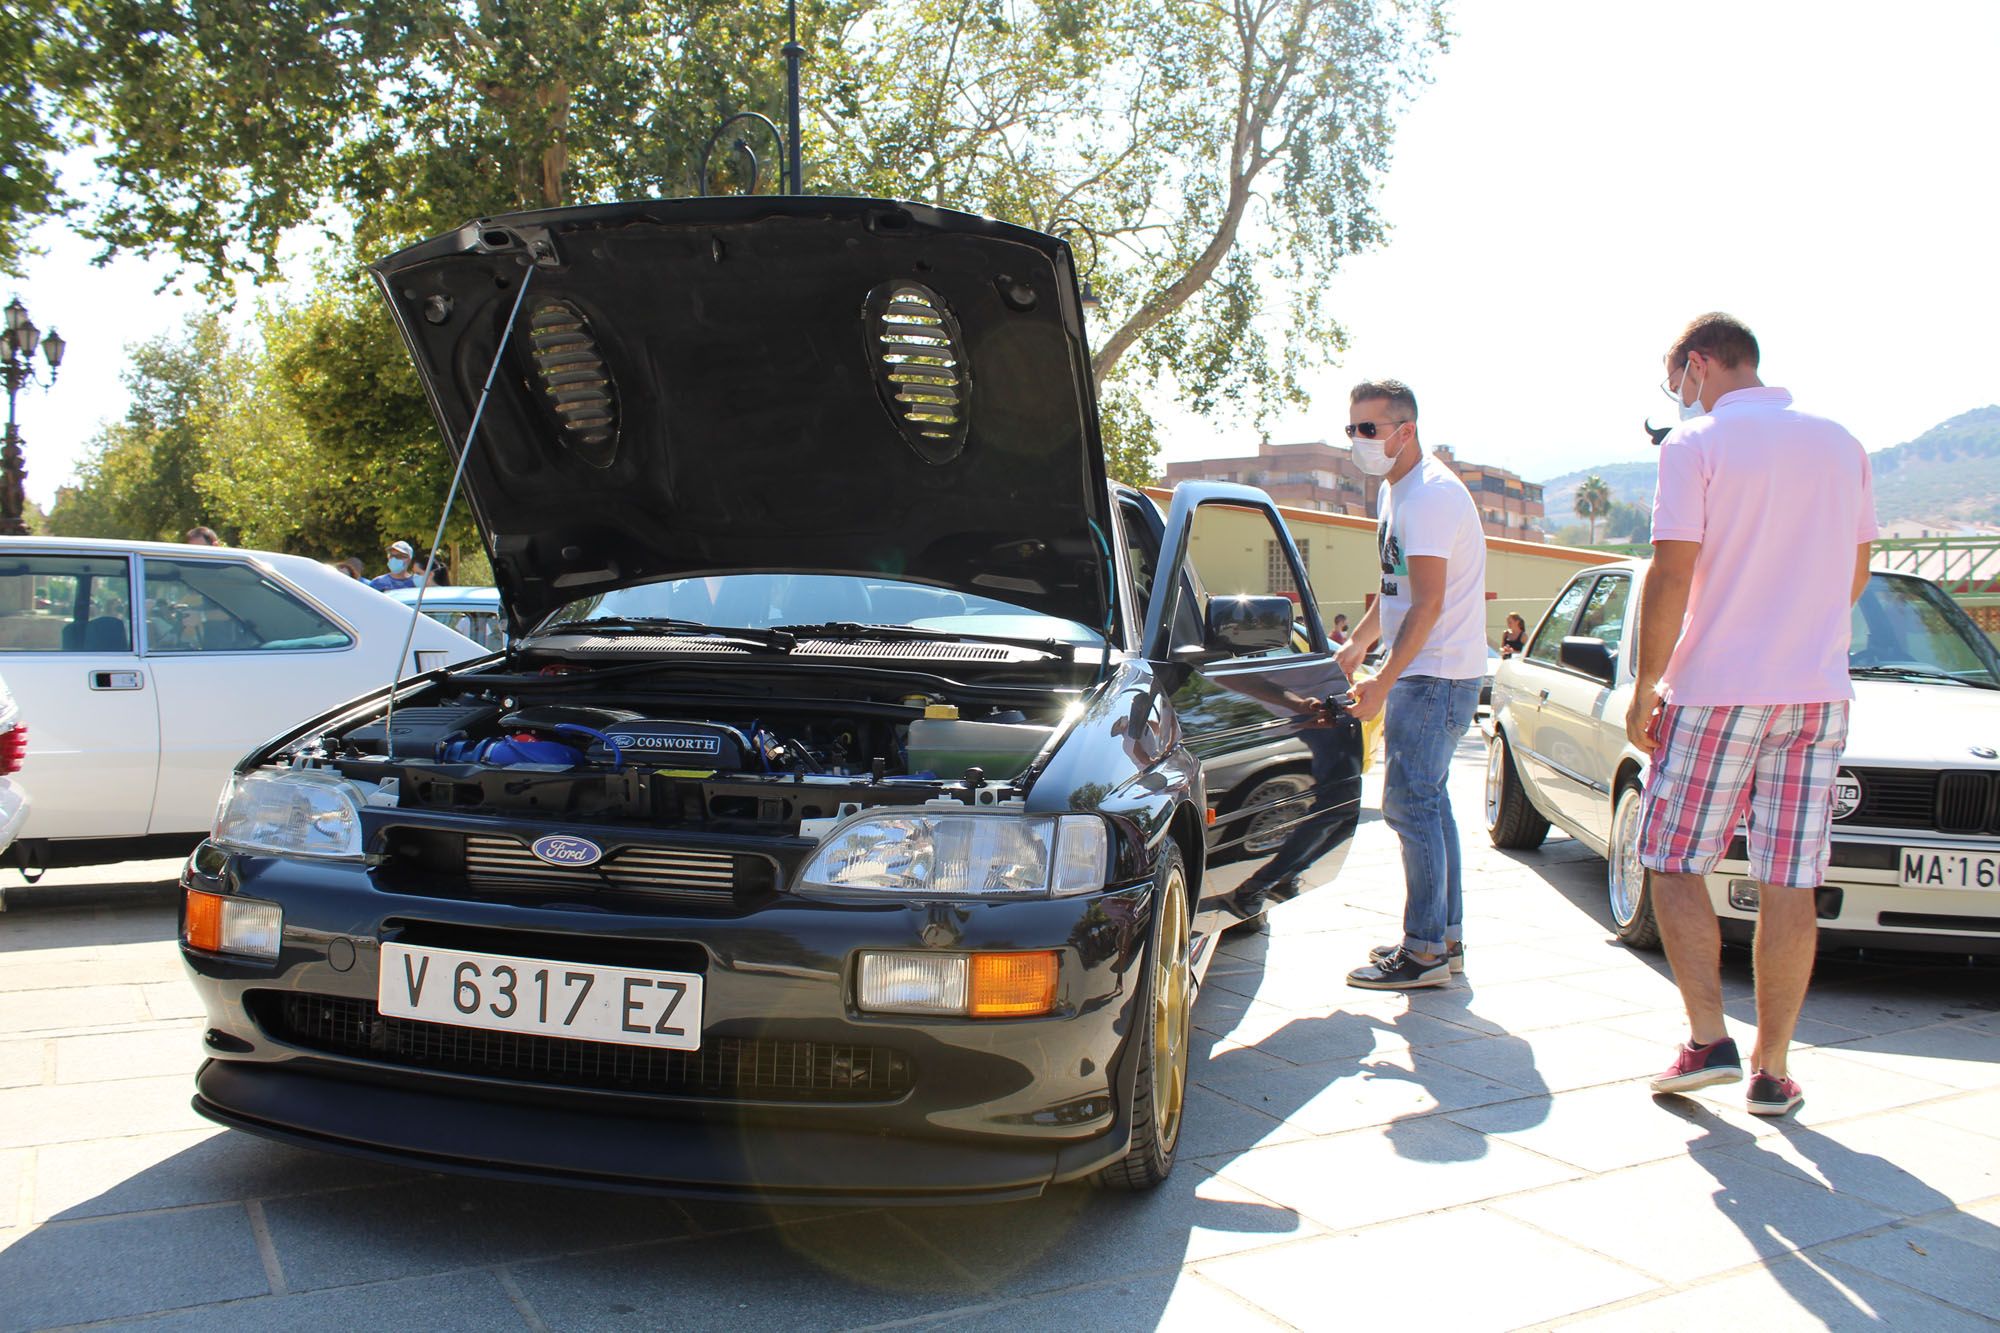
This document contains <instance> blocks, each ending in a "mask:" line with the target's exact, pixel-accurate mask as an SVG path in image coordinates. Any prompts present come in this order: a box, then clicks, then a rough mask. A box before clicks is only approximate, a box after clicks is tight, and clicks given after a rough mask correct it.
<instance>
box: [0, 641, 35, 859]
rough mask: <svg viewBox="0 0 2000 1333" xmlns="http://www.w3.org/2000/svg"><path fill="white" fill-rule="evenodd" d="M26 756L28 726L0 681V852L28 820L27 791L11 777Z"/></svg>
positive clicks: (17, 780) (12, 840) (12, 696)
mask: <svg viewBox="0 0 2000 1333" xmlns="http://www.w3.org/2000/svg"><path fill="white" fill-rule="evenodd" d="M27 754H28V724H27V723H26V722H24V721H23V720H22V719H21V706H20V705H19V704H18V703H16V702H14V695H13V692H12V691H11V690H9V689H8V688H7V682H6V681H4V680H0V852H4V851H6V850H7V849H8V848H9V847H12V846H13V845H14V839H15V838H16V837H17V836H18V835H19V834H20V832H21V825H22V823H23V822H25V821H26V820H27V818H28V807H29V801H28V792H27V789H26V788H25V787H23V786H22V785H21V781H20V779H19V778H18V777H16V776H15V775H16V774H18V773H19V772H20V771H21V765H22V762H23V761H24V760H25V759H26V758H27Z"/></svg>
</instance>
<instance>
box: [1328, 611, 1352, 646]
mask: <svg viewBox="0 0 2000 1333" xmlns="http://www.w3.org/2000/svg"><path fill="white" fill-rule="evenodd" d="M1326 637H1327V638H1329V639H1331V640H1332V641H1333V644H1334V646H1335V647H1336V648H1341V647H1345V646H1346V645H1347V638H1348V634H1347V617H1346V615H1344V614H1342V615H1337V616H1335V617H1334V618H1333V628H1332V630H1330V631H1328V633H1327V636H1326Z"/></svg>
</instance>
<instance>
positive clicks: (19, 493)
mask: <svg viewBox="0 0 2000 1333" xmlns="http://www.w3.org/2000/svg"><path fill="white" fill-rule="evenodd" d="M67 346H68V344H67V343H65V342H64V341H63V336H62V335H61V334H60V333H57V332H56V331H55V330H54V329H50V330H49V336H48V337H46V338H44V337H43V336H42V331H41V330H40V329H38V328H36V327H35V322H34V321H33V320H31V319H29V318H28V307H26V306H24V305H22V304H21V298H20V297H18V296H17V297H15V298H14V299H13V300H11V301H9V302H8V303H7V326H6V330H5V331H4V332H0V350H4V352H5V353H6V360H5V366H6V375H7V443H6V445H5V447H4V448H0V536H8V537H25V536H27V535H28V525H27V523H26V522H24V521H23V520H22V518H21V511H22V510H23V509H24V508H26V505H27V496H26V494H25V491H24V489H23V488H24V487H25V486H26V484H27V477H28V469H27V467H26V466H25V465H24V464H23V461H22V458H21V428H20V426H19V425H18V424H16V422H15V418H14V399H15V398H16V397H17V396H18V395H19V394H20V392H21V386H22V385H24V384H27V383H29V382H31V381H33V380H34V379H36V378H37V374H36V371H35V349H36V348H37V347H39V348H41V349H42V355H43V356H44V357H46V358H47V359H48V363H49V383H50V384H54V383H55V382H56V372H57V371H58V370H60V369H61V368H62V359H63V350H64V348H66V347H67Z"/></svg>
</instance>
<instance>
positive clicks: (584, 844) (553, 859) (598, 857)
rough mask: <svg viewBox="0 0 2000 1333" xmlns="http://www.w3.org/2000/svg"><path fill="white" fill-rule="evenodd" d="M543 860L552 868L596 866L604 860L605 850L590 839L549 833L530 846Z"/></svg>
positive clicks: (530, 849)
mask: <svg viewBox="0 0 2000 1333" xmlns="http://www.w3.org/2000/svg"><path fill="white" fill-rule="evenodd" d="M528 850H529V851H531V852H533V853H534V854H535V855H536V856H537V857H539V858H540V859H541V860H544V861H547V862H548V863H549V864H550V865H552V866H594V865H596V864H597V863H598V862H599V861H602V860H603V859H604V849H603V848H602V847H599V846H598V845H597V844H596V843H594V842H592V841H591V840H590V839H588V838H577V837H572V836H570V835H569V834H567V833H549V834H545V835H544V836H542V837H539V838H537V839H535V841H534V842H533V843H532V844H531V845H530V846H529V848H528Z"/></svg>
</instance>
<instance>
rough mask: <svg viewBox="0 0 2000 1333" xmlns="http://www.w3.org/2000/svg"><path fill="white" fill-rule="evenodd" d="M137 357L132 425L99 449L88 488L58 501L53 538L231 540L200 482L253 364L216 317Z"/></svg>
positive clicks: (86, 467)
mask: <svg viewBox="0 0 2000 1333" xmlns="http://www.w3.org/2000/svg"><path fill="white" fill-rule="evenodd" d="M130 355H131V360H132V364H131V366H130V367H129V368H128V369H127V370H126V372H125V376H124V379H125V386H126V389H127V390H128V391H129V392H130V395H131V398H130V403H129V405H128V407H127V408H126V412H125V418H124V420H122V421H118V422H114V423H112V424H111V425H109V426H107V427H105V428H104V430H103V431H102V432H100V433H99V435H98V437H97V439H96V440H94V441H93V442H92V447H91V453H90V456H89V457H88V458H87V459H86V460H85V461H84V463H83V464H82V465H81V466H80V467H79V468H78V469H77V472H78V475H79V479H80V483H81V484H80V485H78V486H77V487H76V488H74V489H70V490H65V491H64V492H63V493H62V495H61V496H60V497H59V499H58V501H57V504H56V506H55V508H54V509H53V510H52V511H51V512H50V514H49V531H50V532H52V533H54V534H55V535H57V536H64V537H71V536H76V537H83V536H89V537H125V538H133V539H138V540H146V541H179V540H180V538H181V534H182V533H184V532H186V531H187V529H189V528H191V527H194V526H195V525H196V524H199V523H208V524H209V526H211V527H217V528H218V531H222V532H223V533H224V535H225V537H227V536H228V535H229V534H228V530H227V525H226V524H221V525H218V524H217V523H215V522H213V521H212V518H213V516H212V515H211V514H210V512H209V510H208V506H207V503H206V501H205V499H204V497H203V496H202V493H201V491H200V489H199V486H198V484H197V480H196V479H197V477H198V475H199V474H200V472H201V470H202V468H203V465H204V459H205V442H206V440H207V438H208V437H209V435H210V434H211V433H212V432H213V430H214V425H215V419H216V414H217V409H218V406H219V404H220V403H221V402H222V401H223V400H224V399H225V398H226V396H227V395H228V393H229V392H230V388H229V387H228V386H229V385H230V381H231V380H232V379H235V378H239V377H241V376H242V375H243V374H244V372H245V370H246V368H247V366H248V359H247V357H246V355H245V354H244V352H243V351H242V349H240V348H238V347H237V346H236V345H235V343H234V342H233V341H232V339H231V337H230V334H229V331H228V329H227V328H226V327H225V326H224V325H223V323H222V321H221V320H219V319H217V318H216V317H214V316H212V315H210V316H205V317H202V318H199V319H196V320H194V321H193V322H192V323H190V325H189V326H188V328H187V329H186V330H185V332H184V333H183V334H181V335H180V336H178V337H175V336H161V337H158V338H153V339H150V340H149V341H147V342H144V343H141V344H139V345H138V346H136V347H134V348H132V349H131V351H130Z"/></svg>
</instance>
